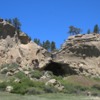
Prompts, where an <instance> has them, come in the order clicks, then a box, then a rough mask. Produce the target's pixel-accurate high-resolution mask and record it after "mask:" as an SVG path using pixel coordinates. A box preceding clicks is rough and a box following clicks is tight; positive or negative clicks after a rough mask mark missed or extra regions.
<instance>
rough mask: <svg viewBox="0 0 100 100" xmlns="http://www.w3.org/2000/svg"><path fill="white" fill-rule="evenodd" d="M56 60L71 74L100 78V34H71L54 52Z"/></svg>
mask: <svg viewBox="0 0 100 100" xmlns="http://www.w3.org/2000/svg"><path fill="white" fill-rule="evenodd" d="M54 62H56V63H59V64H61V65H62V67H63V69H64V71H65V72H69V71H71V72H70V74H79V75H80V74H82V75H85V76H91V77H99V78H100V34H94V33H92V34H83V35H82V34H79V35H76V36H70V37H69V38H68V40H66V42H65V43H64V44H63V45H62V48H61V50H59V51H58V52H56V53H55V54H54Z"/></svg>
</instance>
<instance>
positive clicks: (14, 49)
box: [0, 19, 51, 69]
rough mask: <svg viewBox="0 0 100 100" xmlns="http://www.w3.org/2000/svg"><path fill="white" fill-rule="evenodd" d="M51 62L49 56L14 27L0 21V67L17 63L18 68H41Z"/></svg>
mask: <svg viewBox="0 0 100 100" xmlns="http://www.w3.org/2000/svg"><path fill="white" fill-rule="evenodd" d="M50 60H51V54H50V53H48V52H47V51H46V50H45V49H44V48H42V47H40V46H38V45H37V44H35V43H34V42H32V41H31V40H30V38H29V37H28V35H26V34H25V33H23V32H19V31H16V30H15V28H14V26H12V25H11V24H9V23H8V22H6V21H5V20H3V19H1V20H0V65H2V64H9V63H14V62H15V63H17V64H19V66H20V67H26V68H32V69H33V68H36V69H38V68H42V67H44V66H45V65H46V64H48V63H49V62H50Z"/></svg>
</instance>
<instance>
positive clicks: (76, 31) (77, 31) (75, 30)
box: [68, 25, 82, 35]
mask: <svg viewBox="0 0 100 100" xmlns="http://www.w3.org/2000/svg"><path fill="white" fill-rule="evenodd" d="M81 31H82V30H81V29H80V28H77V27H74V26H72V25H71V26H69V31H68V33H69V34H70V35H77V34H80V32H81Z"/></svg>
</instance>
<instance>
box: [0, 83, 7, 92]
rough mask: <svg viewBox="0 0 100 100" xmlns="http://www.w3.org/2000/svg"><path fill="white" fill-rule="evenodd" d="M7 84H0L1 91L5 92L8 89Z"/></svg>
mask: <svg viewBox="0 0 100 100" xmlns="http://www.w3.org/2000/svg"><path fill="white" fill-rule="evenodd" d="M6 86H7V82H2V83H0V91H4V90H5V89H6Z"/></svg>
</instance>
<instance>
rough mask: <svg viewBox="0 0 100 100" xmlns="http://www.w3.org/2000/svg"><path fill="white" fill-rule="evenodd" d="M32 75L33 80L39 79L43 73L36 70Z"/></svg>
mask: <svg viewBox="0 0 100 100" xmlns="http://www.w3.org/2000/svg"><path fill="white" fill-rule="evenodd" d="M30 74H31V77H32V78H37V79H39V78H40V77H41V76H42V75H43V72H42V71H39V70H34V71H32V72H31V73H30Z"/></svg>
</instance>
